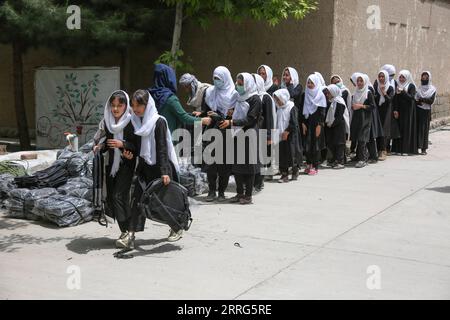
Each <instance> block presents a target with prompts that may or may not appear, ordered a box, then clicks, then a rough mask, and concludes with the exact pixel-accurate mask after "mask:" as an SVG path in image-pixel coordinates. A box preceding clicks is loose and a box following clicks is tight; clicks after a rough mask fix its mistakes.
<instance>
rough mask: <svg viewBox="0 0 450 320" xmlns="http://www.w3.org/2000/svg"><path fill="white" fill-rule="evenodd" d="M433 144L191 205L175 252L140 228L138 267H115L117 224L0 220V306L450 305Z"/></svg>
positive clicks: (445, 225)
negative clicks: (248, 200) (250, 194)
mask: <svg viewBox="0 0 450 320" xmlns="http://www.w3.org/2000/svg"><path fill="white" fill-rule="evenodd" d="M431 140H432V142H433V145H432V146H431V148H430V150H429V155H428V156H426V157H422V156H416V157H390V158H389V159H388V161H386V162H384V163H380V164H377V165H371V166H369V167H367V168H364V169H354V168H348V169H345V170H343V171H338V172H336V171H333V170H322V171H321V172H320V174H319V176H317V177H306V176H305V177H303V176H302V177H301V179H300V180H299V181H298V182H295V183H290V184H287V185H279V184H275V183H273V184H267V185H266V189H265V190H264V192H263V193H262V194H260V195H258V196H256V197H255V205H253V206H246V207H243V206H236V205H200V206H197V207H195V208H193V215H194V218H195V221H194V224H193V226H192V228H191V230H190V231H189V232H188V233H187V234H186V235H185V237H184V238H183V239H182V240H181V241H179V242H177V243H174V244H171V243H168V242H166V241H165V237H166V236H167V233H168V229H167V227H165V226H161V225H158V224H154V223H150V221H147V222H148V223H147V230H146V232H144V233H142V234H140V235H139V237H138V240H137V242H136V244H137V245H138V246H139V248H138V250H137V251H136V252H135V253H134V258H133V259H126V260H117V259H115V258H113V253H114V252H115V251H116V250H115V249H114V246H113V245H114V241H113V239H114V238H115V237H117V235H118V228H117V226H116V225H112V226H110V227H109V228H107V229H106V228H103V227H101V226H99V225H97V224H96V223H89V224H86V225H82V226H78V227H74V228H67V229H57V228H54V227H51V226H42V225H39V224H35V223H33V222H29V221H21V220H11V219H6V218H1V219H0V228H1V229H0V298H1V299H14V298H19V299H28V298H37V299H51V298H62V299H85V298H89V299H91V298H93V299H122V298H124V299H142V298H145V299H335V298H338V299H341V298H342V299H419V298H420V299H422V298H423V299H434V298H436V299H449V298H450V174H449V173H450V131H447V130H441V131H438V132H435V133H433V134H432V135H431ZM71 266H75V269H71ZM73 270H75V271H73ZM77 270H79V273H78V271H77ZM68 272H69V273H70V274H69V273H68ZM71 272H75V273H71ZM77 274H79V275H80V277H79V279H80V285H81V289H72V290H71V289H68V286H67V282H68V280H69V283H72V284H73V283H74V282H73V279H74V277H75V275H77ZM69 287H71V286H69Z"/></svg>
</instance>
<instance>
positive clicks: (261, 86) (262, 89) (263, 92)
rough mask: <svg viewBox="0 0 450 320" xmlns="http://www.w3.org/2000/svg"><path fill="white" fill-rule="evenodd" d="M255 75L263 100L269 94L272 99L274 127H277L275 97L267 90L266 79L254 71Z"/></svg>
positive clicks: (259, 93)
mask: <svg viewBox="0 0 450 320" xmlns="http://www.w3.org/2000/svg"><path fill="white" fill-rule="evenodd" d="M253 76H254V77H255V81H256V89H257V90H258V95H259V97H260V98H261V102H262V101H263V98H264V96H268V97H269V98H270V101H272V121H273V122H272V128H274V129H275V128H276V126H277V110H276V107H275V101H274V100H273V98H272V97H271V96H270V94H268V93H267V92H266V88H265V86H264V79H263V78H262V77H261V76H260V75H259V74H256V73H254V74H253Z"/></svg>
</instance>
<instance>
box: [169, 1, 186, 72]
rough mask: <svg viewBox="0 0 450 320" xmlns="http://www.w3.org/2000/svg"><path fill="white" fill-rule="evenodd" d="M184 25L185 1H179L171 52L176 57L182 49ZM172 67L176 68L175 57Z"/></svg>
mask: <svg viewBox="0 0 450 320" xmlns="http://www.w3.org/2000/svg"><path fill="white" fill-rule="evenodd" d="M182 26H183V2H181V1H180V2H178V3H177V7H176V13H175V26H174V28H173V37H172V49H171V50H170V53H171V54H172V58H175V57H176V54H177V51H178V50H179V49H180V39H181V28H182ZM171 67H172V68H174V69H175V59H173V62H172V63H171Z"/></svg>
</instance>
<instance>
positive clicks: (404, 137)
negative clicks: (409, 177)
mask: <svg viewBox="0 0 450 320" xmlns="http://www.w3.org/2000/svg"><path fill="white" fill-rule="evenodd" d="M415 96H416V86H415V85H414V84H411V85H410V86H409V88H408V91H407V92H406V91H402V92H401V93H399V94H396V95H395V97H394V102H393V108H394V111H397V112H398V113H399V118H398V124H399V129H400V134H401V138H399V139H396V140H394V142H393V144H392V151H393V152H397V153H401V154H417V153H418V146H417V115H416V112H417V111H416V99H415Z"/></svg>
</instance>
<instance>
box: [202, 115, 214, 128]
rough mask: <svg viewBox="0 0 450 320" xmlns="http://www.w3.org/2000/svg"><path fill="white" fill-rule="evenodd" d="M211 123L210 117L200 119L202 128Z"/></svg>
mask: <svg viewBox="0 0 450 320" xmlns="http://www.w3.org/2000/svg"><path fill="white" fill-rule="evenodd" d="M211 122H212V119H211V118H210V117H205V118H202V125H204V126H209V125H210V124H211Z"/></svg>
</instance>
